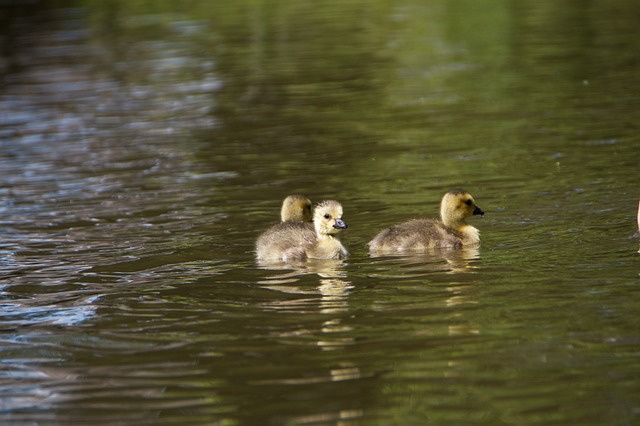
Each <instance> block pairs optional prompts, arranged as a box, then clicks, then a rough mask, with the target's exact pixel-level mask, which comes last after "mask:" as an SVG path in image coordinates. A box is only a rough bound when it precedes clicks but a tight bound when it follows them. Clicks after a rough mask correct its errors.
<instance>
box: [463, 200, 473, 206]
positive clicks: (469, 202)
mask: <svg viewBox="0 0 640 426" xmlns="http://www.w3.org/2000/svg"><path fill="white" fill-rule="evenodd" d="M464 203H465V204H466V205H468V206H471V204H473V202H472V201H471V200H467V201H465V202H464Z"/></svg>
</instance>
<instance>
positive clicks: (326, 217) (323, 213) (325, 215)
mask: <svg viewBox="0 0 640 426" xmlns="http://www.w3.org/2000/svg"><path fill="white" fill-rule="evenodd" d="M313 225H314V227H315V229H316V233H317V234H318V236H325V235H335V234H337V233H338V232H340V231H341V230H343V229H346V228H347V224H346V223H345V222H344V221H343V220H342V205H341V204H340V203H339V202H337V201H334V200H327V201H322V202H321V203H319V204H318V205H317V206H316V208H315V209H314V210H313Z"/></svg>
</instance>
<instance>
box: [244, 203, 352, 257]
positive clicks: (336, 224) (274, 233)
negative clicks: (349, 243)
mask: <svg viewBox="0 0 640 426" xmlns="http://www.w3.org/2000/svg"><path fill="white" fill-rule="evenodd" d="M342 214H343V211H342V205H341V204H340V203H339V202H337V201H334V200H328V201H323V202H321V203H320V204H318V205H317V206H316V207H315V209H314V211H313V224H311V223H306V222H300V221H291V220H289V221H285V222H282V223H280V224H278V225H275V226H273V227H271V228H269V229H268V230H267V231H266V232H264V233H263V234H262V235H260V237H258V240H257V241H256V257H257V259H258V260H259V261H263V262H264V261H266V262H268V261H272V262H275V261H283V262H295V261H304V260H307V259H344V258H345V257H347V255H348V254H349V253H348V252H347V250H346V249H345V247H344V246H343V245H342V243H341V242H340V240H339V239H338V238H337V237H336V234H337V233H338V232H340V231H341V230H342V229H345V228H347V224H346V223H345V222H344V221H343V220H342Z"/></svg>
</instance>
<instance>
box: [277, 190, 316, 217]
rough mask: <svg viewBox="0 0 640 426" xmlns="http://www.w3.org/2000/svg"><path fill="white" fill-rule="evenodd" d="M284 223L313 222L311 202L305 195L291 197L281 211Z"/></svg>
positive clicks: (284, 202)
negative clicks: (290, 221)
mask: <svg viewBox="0 0 640 426" xmlns="http://www.w3.org/2000/svg"><path fill="white" fill-rule="evenodd" d="M280 219H281V220H282V222H287V221H289V220H292V221H296V222H311V200H310V199H308V198H307V197H305V196H304V195H289V196H288V197H287V198H285V199H284V201H283V202H282V208H281V209H280Z"/></svg>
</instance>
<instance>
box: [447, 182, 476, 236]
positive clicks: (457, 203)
mask: <svg viewBox="0 0 640 426" xmlns="http://www.w3.org/2000/svg"><path fill="white" fill-rule="evenodd" d="M473 215H480V216H483V215H484V211H482V209H481V208H480V207H478V206H476V202H475V200H474V199H473V197H472V196H471V194H469V193H468V192H467V191H463V190H460V189H454V190H453V191H449V192H447V193H446V194H444V197H442V203H440V218H441V219H442V222H444V224H445V225H447V226H452V227H455V226H458V225H460V224H463V223H464V220H465V219H466V218H468V217H471V216H473Z"/></svg>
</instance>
